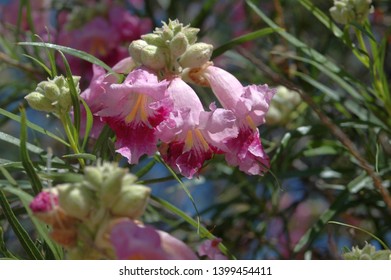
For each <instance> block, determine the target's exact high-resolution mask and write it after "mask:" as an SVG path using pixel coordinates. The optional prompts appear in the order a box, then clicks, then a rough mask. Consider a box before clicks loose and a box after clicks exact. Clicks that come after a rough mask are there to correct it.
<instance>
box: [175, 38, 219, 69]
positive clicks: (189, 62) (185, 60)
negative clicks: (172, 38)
mask: <svg viewBox="0 0 391 280" xmlns="http://www.w3.org/2000/svg"><path fill="white" fill-rule="evenodd" d="M212 52H213V46H212V45H210V44H206V43H196V44H194V45H191V46H190V47H189V48H188V49H187V51H186V52H185V53H184V54H183V55H182V56H181V57H180V59H179V64H180V65H181V66H182V67H183V68H196V67H201V66H202V65H204V64H205V63H206V62H208V61H209V60H210V57H211V56H212Z"/></svg>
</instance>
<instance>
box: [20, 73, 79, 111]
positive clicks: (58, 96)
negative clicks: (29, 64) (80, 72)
mask: <svg viewBox="0 0 391 280" xmlns="http://www.w3.org/2000/svg"><path fill="white" fill-rule="evenodd" d="M79 80H80V77H76V76H74V77H73V82H74V84H75V87H76V91H77V93H80V89H79ZM37 93H39V94H37ZM25 99H26V100H27V102H28V103H29V105H30V106H31V107H32V108H34V109H36V110H39V111H44V112H48V113H56V114H58V115H61V114H64V113H67V112H69V111H70V109H71V106H72V98H71V94H70V89H69V85H68V82H67V80H66V78H64V77H63V76H57V77H55V78H54V79H53V80H48V81H43V82H40V83H39V84H38V85H37V88H36V89H35V91H34V92H32V93H30V94H28V95H27V96H26V97H25Z"/></svg>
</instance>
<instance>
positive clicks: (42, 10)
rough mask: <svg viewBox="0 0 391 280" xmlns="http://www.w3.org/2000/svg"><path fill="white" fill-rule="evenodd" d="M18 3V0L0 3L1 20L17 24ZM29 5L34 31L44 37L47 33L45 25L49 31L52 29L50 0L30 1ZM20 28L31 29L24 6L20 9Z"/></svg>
mask: <svg viewBox="0 0 391 280" xmlns="http://www.w3.org/2000/svg"><path fill="white" fill-rule="evenodd" d="M20 4H21V3H20V0H12V1H9V2H6V3H5V4H3V3H0V19H1V21H2V22H4V23H6V24H11V25H17V23H18V15H19V6H20ZM30 7H31V17H32V23H33V26H34V31H35V33H37V34H38V35H40V36H42V37H45V35H46V33H47V31H46V27H47V28H48V29H49V31H53V30H52V26H51V24H50V1H49V0H36V1H30ZM21 29H22V30H25V31H27V30H30V31H32V28H31V26H30V25H29V23H28V19H27V14H26V9H25V8H24V9H23V10H22V18H21Z"/></svg>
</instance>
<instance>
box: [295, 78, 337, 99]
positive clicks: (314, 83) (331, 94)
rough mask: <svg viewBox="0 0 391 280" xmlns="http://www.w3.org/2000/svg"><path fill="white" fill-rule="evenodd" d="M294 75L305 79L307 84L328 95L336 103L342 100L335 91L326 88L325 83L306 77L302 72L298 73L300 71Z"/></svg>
mask: <svg viewBox="0 0 391 280" xmlns="http://www.w3.org/2000/svg"><path fill="white" fill-rule="evenodd" d="M294 75H295V76H298V77H300V78H301V79H303V80H304V81H306V82H307V83H309V84H310V85H312V86H313V87H315V88H317V89H318V90H320V91H321V92H323V93H324V94H326V95H327V96H328V97H330V98H331V99H333V100H334V101H339V100H340V96H339V95H338V94H337V93H336V92H335V91H334V90H332V89H331V88H329V87H327V86H325V85H324V84H323V83H320V82H318V81H317V80H315V79H314V78H312V77H311V76H309V75H306V74H304V73H301V72H298V71H297V72H295V73H294Z"/></svg>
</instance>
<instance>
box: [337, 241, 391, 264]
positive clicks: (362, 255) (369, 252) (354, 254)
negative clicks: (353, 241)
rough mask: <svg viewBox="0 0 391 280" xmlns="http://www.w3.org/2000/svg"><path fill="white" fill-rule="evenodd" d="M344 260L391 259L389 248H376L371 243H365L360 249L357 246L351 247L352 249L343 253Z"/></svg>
mask: <svg viewBox="0 0 391 280" xmlns="http://www.w3.org/2000/svg"><path fill="white" fill-rule="evenodd" d="M343 258H344V259H345V260H391V251H390V250H378V251H376V248H375V246H373V245H371V244H368V243H367V244H365V246H364V247H363V248H362V249H360V248H359V247H358V246H356V247H353V248H352V251H350V252H346V253H344V254H343Z"/></svg>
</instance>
